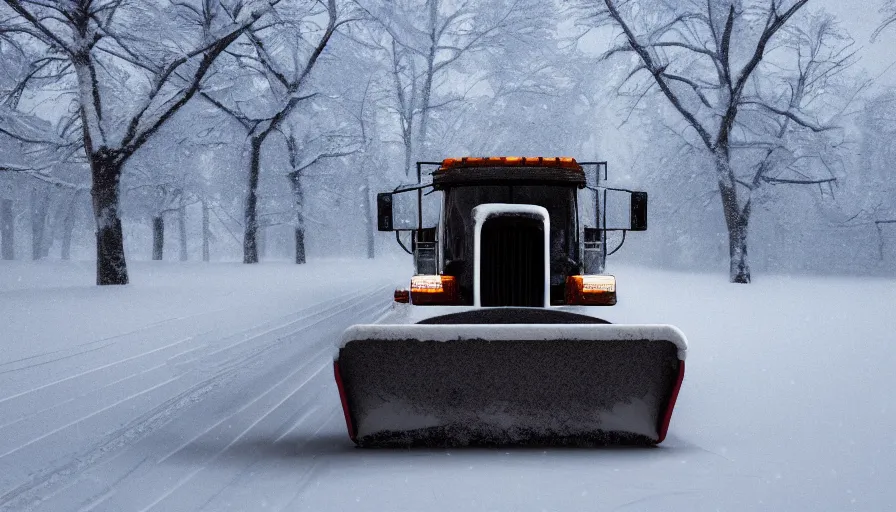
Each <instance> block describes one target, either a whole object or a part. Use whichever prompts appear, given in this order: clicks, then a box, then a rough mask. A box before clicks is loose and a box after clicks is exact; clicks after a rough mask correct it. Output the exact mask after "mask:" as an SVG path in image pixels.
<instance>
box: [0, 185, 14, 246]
mask: <svg viewBox="0 0 896 512" xmlns="http://www.w3.org/2000/svg"><path fill="white" fill-rule="evenodd" d="M14 220H15V218H14V217H13V214H12V199H0V256H2V257H3V259H4V260H13V259H15V257H16V250H15V229H14Z"/></svg>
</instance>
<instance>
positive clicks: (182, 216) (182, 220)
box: [177, 206, 188, 261]
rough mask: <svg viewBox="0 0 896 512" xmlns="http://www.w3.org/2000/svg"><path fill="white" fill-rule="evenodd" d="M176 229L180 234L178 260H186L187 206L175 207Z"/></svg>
mask: <svg viewBox="0 0 896 512" xmlns="http://www.w3.org/2000/svg"><path fill="white" fill-rule="evenodd" d="M177 231H178V233H179V234H180V261H187V256H188V255H187V208H186V207H185V206H181V207H180V208H178V209H177Z"/></svg>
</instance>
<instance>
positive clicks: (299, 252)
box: [296, 226, 305, 265]
mask: <svg viewBox="0 0 896 512" xmlns="http://www.w3.org/2000/svg"><path fill="white" fill-rule="evenodd" d="M304 263H305V228H304V227H299V226H296V264H297V265H303V264H304Z"/></svg>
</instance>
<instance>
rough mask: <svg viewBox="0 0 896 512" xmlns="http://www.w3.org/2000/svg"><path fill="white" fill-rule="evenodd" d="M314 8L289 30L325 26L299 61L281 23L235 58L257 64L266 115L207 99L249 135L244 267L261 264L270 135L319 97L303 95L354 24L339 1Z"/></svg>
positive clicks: (252, 36) (257, 32) (258, 32)
mask: <svg viewBox="0 0 896 512" xmlns="http://www.w3.org/2000/svg"><path fill="white" fill-rule="evenodd" d="M316 5H317V3H316V2H309V4H308V6H307V7H306V8H304V9H299V13H298V14H297V15H296V16H295V17H294V19H293V20H291V21H290V22H289V24H290V25H293V26H299V27H302V26H304V25H312V26H313V21H312V20H314V19H316V18H318V17H320V16H324V17H325V19H326V25H325V26H324V27H322V28H321V29H320V35H319V37H318V39H317V42H316V43H314V45H313V46H312V47H311V50H310V52H309V53H308V55H307V56H306V57H305V58H302V57H301V56H300V55H301V54H300V51H299V48H297V47H295V40H288V39H287V38H285V37H283V34H282V31H283V27H282V25H281V24H275V25H270V26H260V27H256V28H254V29H252V30H250V31H248V32H247V35H248V39H249V46H250V47H251V50H252V54H251V55H250V54H242V55H238V56H237V59H238V61H239V63H240V64H241V65H243V66H255V65H257V68H256V70H257V71H258V72H259V73H260V74H262V75H263V76H264V79H265V80H266V82H267V85H268V87H266V91H265V92H266V93H268V95H269V97H268V98H267V99H266V100H265V101H266V103H267V105H266V108H262V110H263V111H265V113H264V114H263V115H261V116H259V117H253V116H251V115H248V114H246V113H245V112H244V111H243V109H242V108H241V107H240V105H238V104H235V105H227V104H225V101H224V100H221V99H217V98H216V97H214V96H213V95H212V94H205V97H206V99H208V100H209V101H211V102H212V103H214V104H215V106H217V107H218V108H219V109H221V110H223V111H225V112H227V113H228V114H229V115H230V116H231V117H232V118H234V119H235V120H236V121H237V122H239V123H240V124H241V125H242V126H243V128H244V129H245V130H246V131H247V133H248V138H249V169H248V185H247V187H246V203H245V212H244V219H245V221H244V229H245V231H244V238H243V262H244V263H258V241H257V234H258V228H259V221H258V184H259V178H260V175H261V156H262V147H263V145H264V143H265V141H266V140H267V139H268V137H269V136H270V135H272V134H273V133H276V132H278V130H279V129H280V127H281V126H282V124H283V123H284V122H285V121H286V120H287V119H288V118H289V116H290V114H291V113H292V112H293V111H294V110H295V109H296V107H297V106H298V105H299V104H301V103H302V102H303V101H305V100H308V99H310V98H312V97H314V96H315V94H314V93H305V92H304V89H305V87H306V84H307V82H308V80H309V78H310V75H311V72H312V70H313V69H314V67H315V65H316V64H317V62H318V60H319V59H320V57H321V54H322V53H323V52H324V50H325V49H326V47H327V45H328V44H329V43H330V40H331V39H332V37H333V35H334V34H335V33H336V31H337V29H338V28H339V27H340V26H342V25H344V24H346V23H349V22H352V21H355V18H352V17H348V16H343V17H342V18H341V19H340V13H339V11H338V9H337V5H336V0H327V2H326V4H325V9H324V12H320V11H318V10H317V9H316ZM306 37H307V34H303V33H301V29H300V34H299V37H297V39H298V40H302V39H304V38H306ZM283 54H285V56H284V55H283Z"/></svg>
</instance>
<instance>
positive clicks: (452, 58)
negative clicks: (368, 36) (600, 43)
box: [368, 0, 550, 176]
mask: <svg viewBox="0 0 896 512" xmlns="http://www.w3.org/2000/svg"><path fill="white" fill-rule="evenodd" d="M549 7H550V6H549V5H547V4H546V3H545V2H537V1H529V0H513V1H504V0H501V1H498V2H495V1H488V2H485V1H480V2H476V1H470V2H460V3H455V2H447V1H445V0H422V1H421V0H402V1H400V2H387V3H385V4H384V6H382V7H380V8H370V9H368V12H369V13H371V15H372V16H373V17H374V18H375V19H377V20H378V22H379V23H380V25H381V26H383V27H384V28H385V30H386V32H387V34H388V37H386V38H377V37H375V36H374V37H372V40H373V43H372V44H376V45H378V46H379V47H380V48H381V49H382V51H383V52H384V54H385V55H387V56H388V57H387V60H388V67H389V72H390V74H391V76H392V82H393V90H394V105H395V106H394V110H395V114H396V117H397V120H398V124H399V134H400V136H401V139H402V143H403V145H404V163H405V165H404V167H405V173H406V175H407V176H410V175H411V174H412V171H413V162H414V160H421V159H425V155H427V154H428V153H429V152H430V148H429V147H428V144H429V142H430V141H429V139H430V132H431V124H432V121H433V114H434V113H435V112H437V111H439V110H441V109H445V108H446V107H449V106H452V105H456V104H458V103H460V102H462V100H463V98H464V93H465V92H466V91H464V90H461V91H457V90H452V91H448V90H446V91H444V92H442V93H441V94H437V91H436V90H437V89H438V88H439V86H440V85H444V82H445V81H446V77H447V76H448V75H449V73H450V72H452V71H455V72H456V71H457V70H458V68H459V65H460V64H461V63H462V62H463V61H464V60H465V59H466V60H469V59H470V58H471V57H472V56H474V55H476V54H479V53H485V52H491V51H498V50H500V48H501V47H502V46H503V45H504V43H506V42H507V41H510V40H512V41H514V44H517V45H520V44H523V43H524V42H525V41H526V40H527V39H529V38H531V37H532V36H533V35H535V34H539V33H540V32H539V30H540V29H541V27H542V26H543V24H544V20H545V19H547V18H548V16H547V13H548V12H549ZM465 71H467V70H465ZM469 74H470V75H471V76H469V77H468V80H467V85H466V87H465V89H469V88H471V87H473V86H475V85H476V84H477V83H479V81H480V80H481V79H482V78H483V76H484V73H478V75H480V76H477V73H475V72H473V73H469ZM446 89H447V88H446Z"/></svg>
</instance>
